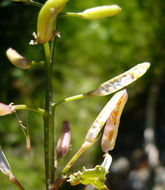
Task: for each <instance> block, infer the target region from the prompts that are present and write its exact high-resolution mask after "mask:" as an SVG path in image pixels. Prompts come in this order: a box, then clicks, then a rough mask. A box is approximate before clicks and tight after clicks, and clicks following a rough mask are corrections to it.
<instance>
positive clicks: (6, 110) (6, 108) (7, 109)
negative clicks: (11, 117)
mask: <svg viewBox="0 0 165 190" xmlns="http://www.w3.org/2000/svg"><path fill="white" fill-rule="evenodd" d="M13 112H14V111H13V110H12V106H11V104H9V105H6V104H3V103H0V116H4V115H8V114H12V113H13Z"/></svg>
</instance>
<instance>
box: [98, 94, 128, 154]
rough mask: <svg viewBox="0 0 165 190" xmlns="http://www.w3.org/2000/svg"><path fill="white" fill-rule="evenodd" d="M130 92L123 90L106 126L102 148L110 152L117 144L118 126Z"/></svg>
mask: <svg viewBox="0 0 165 190" xmlns="http://www.w3.org/2000/svg"><path fill="white" fill-rule="evenodd" d="M127 99H128V94H127V91H126V90H124V91H123V95H122V96H121V98H120V100H119V101H118V102H117V104H116V105H114V109H113V111H112V112H111V114H110V115H109V117H108V120H107V121H106V125H105V128H104V133H103V136H102V141H101V148H102V150H103V151H104V152H108V151H109V150H112V149H113V148H114V146H115V142H116V137H117V134H118V128H119V123H120V117H121V114H122V111H123V108H124V106H125V104H126V102H127Z"/></svg>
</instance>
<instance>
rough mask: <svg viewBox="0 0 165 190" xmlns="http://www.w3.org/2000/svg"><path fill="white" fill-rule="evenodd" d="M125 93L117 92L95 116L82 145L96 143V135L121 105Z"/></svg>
mask: <svg viewBox="0 0 165 190" xmlns="http://www.w3.org/2000/svg"><path fill="white" fill-rule="evenodd" d="M125 93H126V90H121V91H119V92H117V93H116V94H115V95H114V96H113V97H112V98H111V99H110V101H109V102H108V103H107V104H106V105H105V107H104V108H103V109H102V111H101V112H100V114H99V115H98V116H97V118H96V120H95V121H94V122H93V124H92V125H91V127H90V128H89V130H88V133H87V135H86V138H85V143H84V144H92V143H94V142H95V141H96V138H97V137H98V134H99V133H100V131H101V129H102V127H103V125H104V124H105V122H106V120H107V119H108V117H109V115H111V114H112V112H113V111H114V109H115V108H116V106H118V105H120V104H121V102H122V100H123V97H124V98H125Z"/></svg>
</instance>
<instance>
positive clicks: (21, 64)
mask: <svg viewBox="0 0 165 190" xmlns="http://www.w3.org/2000/svg"><path fill="white" fill-rule="evenodd" d="M6 56H7V58H8V59H9V61H10V62H11V63H12V64H13V65H15V66H16V67H18V68H20V69H29V68H30V67H31V62H30V61H29V60H28V59H26V58H25V57H23V56H22V55H20V54H19V53H18V52H17V51H16V50H14V49H12V48H9V49H8V50H7V51H6Z"/></svg>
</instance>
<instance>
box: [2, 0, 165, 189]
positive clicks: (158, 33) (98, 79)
mask: <svg viewBox="0 0 165 190" xmlns="http://www.w3.org/2000/svg"><path fill="white" fill-rule="evenodd" d="M40 2H44V1H40ZM103 4H119V5H120V6H121V7H122V9H123V10H122V12H121V13H120V14H119V15H118V16H115V17H112V18H108V19H102V20H97V21H85V20H80V19H78V18H61V19H60V22H59V25H58V30H59V31H60V32H61V36H62V38H61V39H59V40H58V41H57V49H56V58H55V59H56V65H55V67H54V85H53V86H54V96H55V100H60V99H62V98H65V97H68V96H72V95H76V94H79V93H82V92H88V91H90V90H91V89H94V88H95V87H96V86H97V85H98V84H100V83H102V82H104V81H106V80H108V79H110V78H112V77H114V76H115V75H118V74H120V73H122V72H124V71H126V70H128V69H129V68H131V67H133V66H134V65H136V64H138V63H141V62H144V61H148V62H151V68H150V70H149V71H148V72H147V74H145V75H144V77H143V78H141V79H140V80H138V81H137V82H136V83H134V84H132V85H131V86H129V87H128V94H129V101H128V103H127V106H126V109H125V110H124V113H123V115H122V119H121V124H120V130H119V136H118V139H117V144H116V146H115V149H114V150H113V151H112V153H111V154H112V156H113V160H114V163H115V161H116V160H119V158H121V157H124V158H125V159H126V160H128V163H129V169H127V170H126V172H124V173H122V172H121V171H120V172H118V173H115V172H113V171H112V172H111V174H110V176H109V178H108V179H109V181H110V187H111V189H112V190H113V189H117V190H120V189H129V190H130V189H138V188H139V189H141V190H143V189H151V188H156V187H157V186H160V187H161V188H163V185H164V183H163V182H161V183H160V182H159V183H158V182H157V181H156V179H157V178H156V171H157V170H158V169H159V168H160V165H161V168H162V169H164V164H165V153H164V149H165V143H164V136H165V117H164V114H165V109H164V95H165V91H164V88H163V87H164V81H165V80H164V73H165V69H164V67H165V66H164V58H165V45H164V44H165V35H164V33H165V14H164V12H165V2H164V0H157V1H154V0H141V1H139V0H132V1H130V0H116V1H115V0H90V1H88V0H83V1H78V0H70V1H69V2H68V4H67V7H66V8H65V11H81V10H84V9H86V8H89V7H94V6H99V5H103ZM38 11H39V9H38V8H35V7H32V6H29V5H25V4H23V3H14V2H11V1H9V0H1V2H0V76H1V80H0V102H4V103H6V104H9V103H11V102H14V103H15V104H20V103H26V104H28V105H35V106H40V107H43V106H44V91H43V87H44V78H43V75H44V71H43V68H42V67H35V68H32V69H31V70H26V71H22V70H20V69H17V68H14V67H13V66H12V65H11V64H10V63H9V62H8V60H7V58H6V56H5V51H6V49H7V48H8V47H13V48H14V49H16V50H17V51H18V52H20V53H21V54H22V55H24V56H26V57H28V58H29V59H31V60H33V59H35V60H43V59H44V56H43V49H42V46H40V45H39V46H29V45H28V43H29V41H30V39H32V32H34V31H36V21H37V14H38ZM109 98H110V96H107V97H95V98H91V99H84V100H78V101H74V102H72V103H67V104H63V105H61V106H60V107H59V108H58V109H57V112H56V133H57V137H58V136H59V132H60V126H61V123H62V121H63V120H69V121H70V123H71V126H72V146H71V151H70V153H69V154H68V155H67V156H66V158H64V159H63V160H62V162H61V167H60V169H62V167H63V166H64V163H66V162H67V161H68V160H69V159H70V158H71V157H72V155H73V154H74V152H76V150H77V149H78V148H79V146H80V145H81V143H82V142H83V139H84V136H85V134H86V132H87V130H88V128H89V126H90V125H91V123H92V122H93V120H94V119H95V118H96V116H97V114H98V113H99V112H100V110H101V109H102V107H103V106H104V105H105V103H106V102H107V101H108V100H109ZM149 106H150V107H149ZM147 108H149V109H151V111H153V112H154V115H150V117H152V119H154V122H153V125H154V133H155V144H156V146H157V148H158V151H159V153H160V157H159V161H160V164H159V167H157V168H156V169H157V170H155V171H154V175H155V178H152V179H153V180H151V179H150V178H149V179H150V180H148V181H145V182H144V184H142V186H140V187H139V186H138V185H134V186H133V185H132V183H131V181H129V179H130V173H131V172H132V171H133V170H136V171H137V172H138V171H141V170H140V169H141V168H148V160H147V158H146V155H145V154H144V143H145V139H144V130H145V128H146V125H147V121H148V120H150V119H151V118H150V117H148V116H147ZM19 115H20V117H21V119H23V120H24V122H25V124H26V125H28V126H29V130H30V135H31V142H32V150H31V152H30V154H29V155H28V154H27V153H26V150H25V139H24V136H23V134H22V132H21V129H20V127H19V126H18V124H17V122H16V120H15V118H14V117H13V116H6V117H2V118H1V119H0V144H1V146H2V148H3V150H4V152H5V153H6V155H7V157H8V159H9V161H10V163H11V166H12V168H13V171H14V173H15V174H16V176H17V177H18V179H20V181H21V182H23V184H24V186H25V188H27V189H31V190H33V189H44V164H43V123H42V118H41V117H40V116H39V115H38V114H35V113H31V112H30V113H28V112H26V111H21V112H19ZM153 117H154V118H153ZM56 141H57V138H56ZM137 152H138V153H139V154H138V155H139V156H137V157H136V156H135V155H137ZM102 155H103V152H102V151H101V149H100V140H98V142H97V143H96V144H95V145H94V146H93V147H92V148H90V150H88V151H87V152H86V153H85V154H84V155H82V156H81V157H80V159H79V161H77V162H76V166H75V167H74V171H77V169H80V168H81V167H82V166H83V165H85V166H86V167H93V166H94V165H96V164H100V163H101V162H102V159H103V158H102ZM141 166H143V167H141ZM139 168H140V169H139ZM164 170H165V169H164ZM163 174H164V173H163ZM164 175H165V174H164ZM159 179H160V178H159ZM158 181H160V180H158ZM119 184H123V185H119ZM65 185H66V186H63V187H62V188H67V189H69V188H70V187H69V186H68V184H65ZM62 188H61V189H62ZM76 188H77V187H76ZM0 189H7V190H9V189H15V187H14V186H12V184H10V183H8V181H7V179H6V178H5V176H3V175H2V174H0ZM72 189H75V188H73V187H72ZM80 189H82V187H80Z"/></svg>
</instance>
